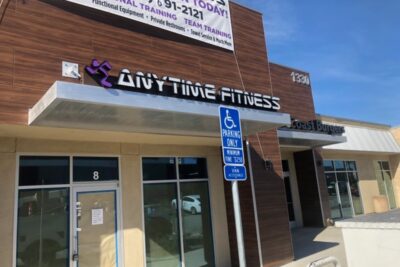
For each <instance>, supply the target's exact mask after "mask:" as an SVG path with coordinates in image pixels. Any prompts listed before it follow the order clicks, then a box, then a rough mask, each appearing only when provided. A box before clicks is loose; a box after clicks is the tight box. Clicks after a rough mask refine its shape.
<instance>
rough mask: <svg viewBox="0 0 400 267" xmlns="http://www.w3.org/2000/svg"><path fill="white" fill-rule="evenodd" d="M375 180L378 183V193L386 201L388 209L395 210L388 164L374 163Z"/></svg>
mask: <svg viewBox="0 0 400 267" xmlns="http://www.w3.org/2000/svg"><path fill="white" fill-rule="evenodd" d="M374 166H375V170H376V179H377V181H378V188H379V193H380V194H381V195H384V196H386V197H387V199H388V204H389V207H390V209H395V208H396V199H395V196H394V191H393V184H392V176H391V174H390V169H389V162H387V161H379V162H374Z"/></svg>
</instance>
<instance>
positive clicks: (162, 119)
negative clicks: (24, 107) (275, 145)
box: [28, 81, 290, 137]
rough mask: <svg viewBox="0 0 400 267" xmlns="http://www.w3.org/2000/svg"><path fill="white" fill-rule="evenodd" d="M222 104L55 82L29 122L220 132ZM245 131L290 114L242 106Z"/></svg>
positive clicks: (282, 121) (285, 120)
mask: <svg viewBox="0 0 400 267" xmlns="http://www.w3.org/2000/svg"><path fill="white" fill-rule="evenodd" d="M218 108H219V105H218V104H215V103H208V102H199V101H193V100H187V99H179V98H174V97H166V96H160V95H152V94H144V93H138V92H131V91H124V90H117V89H104V88H102V87H99V86H91V85H83V84H76V83H68V82H60V81H57V82H55V83H54V84H53V85H52V86H51V87H50V89H49V90H48V91H47V92H46V94H45V95H44V96H43V97H42V98H41V99H40V100H39V101H38V102H37V103H36V104H35V105H34V106H33V107H32V108H31V109H30V110H29V122H28V123H29V125H31V126H46V127H61V128H74V129H89V130H102V131H114V132H137V133H152V134H172V135H185V136H209V137H217V136H218V135H219V109H218ZM238 109H239V111H240V116H241V121H242V131H243V135H245V136H247V135H251V134H255V133H257V132H263V131H267V130H270V129H274V128H277V127H280V126H284V125H290V116H289V114H285V113H279V112H269V111H263V110H256V109H248V108H241V107H239V108H238Z"/></svg>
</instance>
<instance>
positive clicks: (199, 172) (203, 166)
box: [179, 158, 208, 179]
mask: <svg viewBox="0 0 400 267" xmlns="http://www.w3.org/2000/svg"><path fill="white" fill-rule="evenodd" d="M207 177H208V175H207V162H206V159H205V158H179V179H199V178H207Z"/></svg>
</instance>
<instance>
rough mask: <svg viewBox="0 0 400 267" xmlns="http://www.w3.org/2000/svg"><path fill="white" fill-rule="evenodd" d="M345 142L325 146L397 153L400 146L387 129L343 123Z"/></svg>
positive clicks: (349, 149)
mask: <svg viewBox="0 0 400 267" xmlns="http://www.w3.org/2000/svg"><path fill="white" fill-rule="evenodd" d="M343 126H344V128H345V133H344V135H345V136H346V138H347V142H346V143H343V144H337V145H330V146H325V147H324V149H326V150H337V151H354V152H368V153H388V154H399V153H400V146H399V145H398V144H397V142H396V140H395V138H394V136H393V135H392V133H391V132H390V130H389V128H387V129H375V128H372V127H371V128H370V127H360V126H351V125H343Z"/></svg>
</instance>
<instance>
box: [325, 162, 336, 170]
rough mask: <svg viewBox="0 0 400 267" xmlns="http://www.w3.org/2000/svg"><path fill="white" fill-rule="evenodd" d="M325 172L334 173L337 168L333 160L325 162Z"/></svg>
mask: <svg viewBox="0 0 400 267" xmlns="http://www.w3.org/2000/svg"><path fill="white" fill-rule="evenodd" d="M324 170H325V171H334V170H335V168H334V167H333V161H332V160H324Z"/></svg>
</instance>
